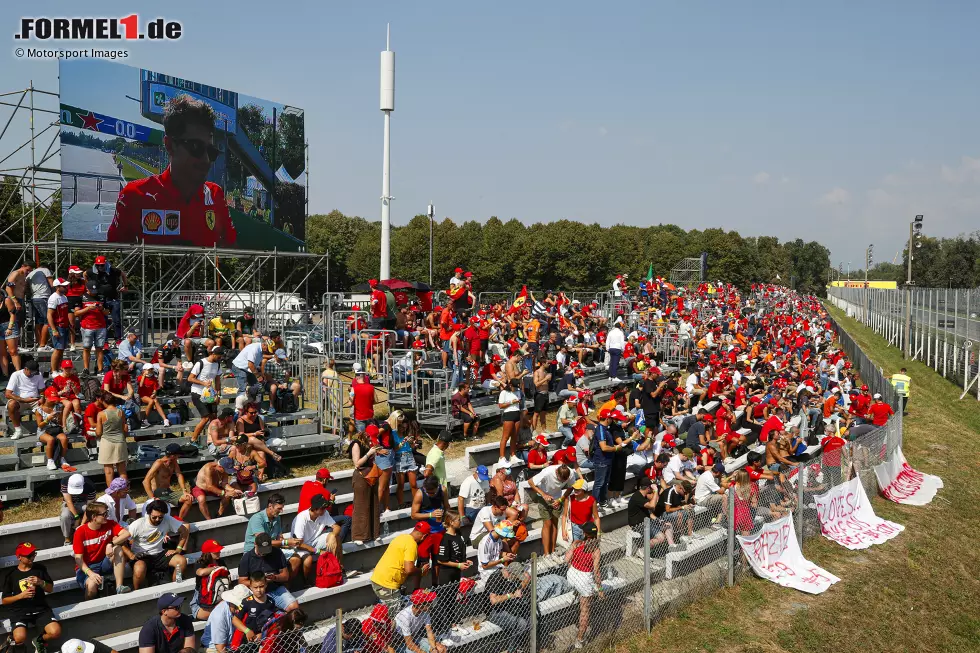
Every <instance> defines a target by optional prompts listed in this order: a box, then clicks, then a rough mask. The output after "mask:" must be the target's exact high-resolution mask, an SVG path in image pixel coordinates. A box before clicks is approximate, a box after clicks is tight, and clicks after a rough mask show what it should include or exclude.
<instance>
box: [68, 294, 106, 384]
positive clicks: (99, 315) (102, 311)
mask: <svg viewBox="0 0 980 653" xmlns="http://www.w3.org/2000/svg"><path fill="white" fill-rule="evenodd" d="M108 313H109V309H108V308H106V307H105V304H103V303H102V302H101V301H99V299H98V298H97V297H96V296H94V295H92V294H90V293H88V292H86V293H85V294H84V295H82V297H81V305H80V306H79V307H78V308H76V309H75V318H77V319H79V323H78V325H79V327H80V330H81V334H82V366H83V367H84V368H85V370H86V371H89V365H90V362H91V360H92V348H93V347H94V348H95V370H96V372H98V373H99V374H102V373H104V372H105V363H104V360H105V343H106V336H107V333H108V331H107V326H108V324H107V322H106V315H107V314H108Z"/></svg>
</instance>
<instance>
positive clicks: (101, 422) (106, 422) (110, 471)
mask: <svg viewBox="0 0 980 653" xmlns="http://www.w3.org/2000/svg"><path fill="white" fill-rule="evenodd" d="M104 401H105V403H106V407H105V410H103V411H102V412H101V413H99V416H98V418H97V419H96V420H95V435H96V437H98V438H99V464H100V465H102V470H103V472H105V483H106V485H107V486H108V485H109V484H111V483H112V479H113V478H115V476H116V471H117V470H118V471H119V476H120V478H124V479H126V481H127V482H128V481H129V476H127V474H126V461H128V460H129V449H128V448H127V447H126V436H127V435H128V434H129V425H128V424H127V423H126V415H125V413H123V411H122V410H121V409H120V408H119V398H118V397H117V396H116V395H113V394H109V393H106V396H105V397H104Z"/></svg>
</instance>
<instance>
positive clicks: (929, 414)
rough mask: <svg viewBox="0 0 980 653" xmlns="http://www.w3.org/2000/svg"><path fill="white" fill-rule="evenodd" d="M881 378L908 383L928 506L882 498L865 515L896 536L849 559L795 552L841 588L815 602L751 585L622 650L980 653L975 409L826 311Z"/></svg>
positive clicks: (828, 550)
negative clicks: (903, 372)
mask: <svg viewBox="0 0 980 653" xmlns="http://www.w3.org/2000/svg"><path fill="white" fill-rule="evenodd" d="M829 310H830V311H831V313H832V314H833V316H834V317H835V318H836V319H837V320H838V321H839V323H840V324H841V325H842V326H843V327H845V328H846V329H847V331H848V333H850V334H851V335H852V336H853V337H854V339H855V340H856V341H857V342H858V344H859V345H860V346H861V348H862V349H863V350H864V351H865V352H866V353H867V354H868V355H869V356H870V357H871V358H872V360H874V362H875V363H876V364H877V365H879V366H881V367H882V368H884V370H885V373H886V374H891V373H893V372H897V371H898V370H899V369H900V368H901V367H902V366H903V365H904V366H905V367H907V368H908V370H909V375H910V376H911V377H912V379H913V382H912V399H911V402H910V403H909V411H910V412H909V415H908V416H907V417H906V419H905V434H904V451H905V455H906V457H907V458H908V460H909V463H910V464H911V465H912V466H913V467H915V468H916V469H919V470H921V471H924V472H929V473H932V474H937V475H939V476H940V477H942V479H943V481H944V483H945V488H944V489H943V490H941V491H940V493H939V495H938V496H937V498H936V499H934V500H933V502H932V503H931V504H930V505H928V506H921V507H916V506H902V505H898V504H894V503H891V502H888V501H885V500H884V499H881V498H880V497H875V498H873V499H872V502H873V505H874V509H875V512H876V513H877V514H878V515H880V516H882V517H883V518H885V519H890V520H892V521H896V522H898V523H900V524H904V525H905V527H906V530H905V532H903V533H902V534H901V535H899V536H898V537H897V538H895V539H894V540H892V541H890V542H887V543H885V544H883V545H880V546H874V547H871V548H870V549H867V550H864V551H848V550H847V549H844V548H843V547H841V546H839V545H837V544H835V543H833V542H830V541H829V540H826V539H824V538H809V539H808V540H807V541H806V543H805V546H804V555H805V556H806V557H807V558H809V559H810V560H812V561H814V562H816V563H817V564H819V565H821V566H823V567H825V568H826V569H827V570H829V571H830V572H832V573H834V574H836V575H837V576H840V578H841V579H842V581H841V582H840V583H838V584H837V585H834V586H833V587H832V588H830V589H829V590H828V591H827V592H825V593H824V594H822V595H819V596H809V595H807V594H803V593H802V592H795V591H793V590H789V589H785V588H781V587H779V586H777V585H775V584H773V583H770V582H768V581H764V580H760V579H758V578H755V577H752V578H748V579H746V580H744V581H743V582H742V583H741V584H739V585H737V586H735V587H733V588H729V589H725V590H722V591H720V592H718V593H716V594H714V595H712V596H710V597H708V598H706V599H703V600H701V601H698V602H696V603H694V604H692V605H690V606H688V607H687V608H685V609H684V610H683V611H681V612H680V613H679V614H678V615H677V616H676V617H672V618H669V619H667V620H665V621H663V622H661V623H660V624H658V625H657V626H655V627H654V631H653V634H652V635H650V636H646V635H645V634H642V635H637V636H633V637H632V638H630V639H629V640H626V641H624V642H622V643H621V644H620V645H619V646H618V647H617V648H618V649H619V650H622V651H630V652H634V651H635V652H639V651H658V650H664V651H719V652H720V651H744V652H759V653H763V652H765V653H774V652H782V651H793V652H800V653H803V652H806V653H821V652H826V653H845V652H850V651H860V652H861V653H878V652H880V653H886V652H888V653H891V652H893V651H903V652H905V651H908V652H910V653H915V652H930V653H931V652H935V653H940V652H942V653H946V652H949V651H957V652H964V651H980V608H978V606H980V547H978V546H977V535H978V533H980V489H978V485H977V478H978V476H977V461H978V460H980V437H978V434H980V403H977V401H976V400H975V399H971V398H969V397H968V398H967V399H964V400H963V401H960V400H959V396H960V393H961V392H962V391H961V390H960V389H958V388H957V387H956V386H955V385H953V384H952V383H950V382H948V381H946V380H944V379H943V378H942V377H940V376H939V375H938V374H936V373H935V372H934V371H932V370H931V369H930V368H928V367H926V366H925V365H922V364H920V363H914V362H913V363H907V362H906V361H904V360H903V359H902V356H901V353H900V352H899V351H898V350H896V349H894V348H891V347H888V346H887V343H886V342H885V341H884V340H883V339H882V338H880V337H879V336H877V335H875V334H874V333H873V332H872V331H871V330H870V329H867V328H866V327H864V326H862V325H860V324H859V323H857V322H855V321H854V320H851V319H848V318H846V317H845V316H844V314H843V313H842V312H841V311H838V310H837V309H835V308H830V309H829Z"/></svg>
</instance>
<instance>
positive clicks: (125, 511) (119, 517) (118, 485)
mask: <svg viewBox="0 0 980 653" xmlns="http://www.w3.org/2000/svg"><path fill="white" fill-rule="evenodd" d="M96 501H98V502H99V503H104V504H105V505H106V506H107V507H108V508H109V521H114V522H116V523H117V524H119V525H120V526H122V527H123V528H129V523H130V522H131V521H133V520H134V519H136V516H137V514H138V513H137V511H136V502H135V501H133V498H132V497H131V496H129V483H127V482H126V479H124V478H123V477H121V476H117V477H116V478H114V479H112V483H109V487H108V488H106V491H105V494H103V495H102V496H101V497H99V498H98V499H96ZM168 512H169V511H168Z"/></svg>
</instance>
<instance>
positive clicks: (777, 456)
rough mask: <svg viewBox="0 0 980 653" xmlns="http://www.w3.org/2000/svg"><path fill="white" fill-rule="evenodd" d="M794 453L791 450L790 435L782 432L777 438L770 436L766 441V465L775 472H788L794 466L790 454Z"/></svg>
mask: <svg viewBox="0 0 980 653" xmlns="http://www.w3.org/2000/svg"><path fill="white" fill-rule="evenodd" d="M791 455H793V452H792V451H791V450H790V438H789V435H788V434H786V433H785V432H784V433H781V434H780V435H779V437H777V438H769V442H767V443H766V467H768V468H769V469H770V470H771V471H774V472H788V471H789V469H790V468H791V467H793V466H794V464H795V463H793V461H792V460H790V459H789V456H791Z"/></svg>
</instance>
